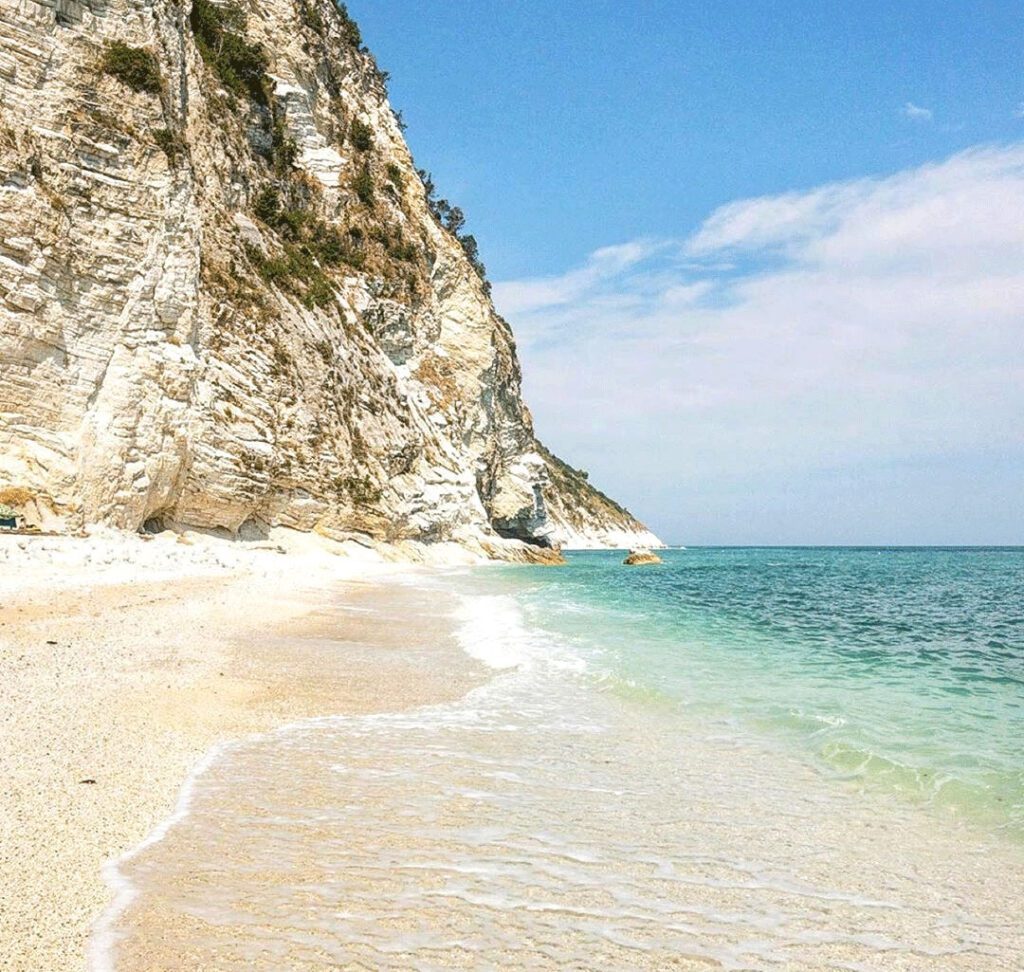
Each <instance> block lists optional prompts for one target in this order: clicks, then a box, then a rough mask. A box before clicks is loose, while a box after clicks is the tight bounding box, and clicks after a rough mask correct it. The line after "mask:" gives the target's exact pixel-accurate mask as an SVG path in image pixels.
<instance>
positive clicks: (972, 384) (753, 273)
mask: <svg viewBox="0 0 1024 972" xmlns="http://www.w3.org/2000/svg"><path fill="white" fill-rule="evenodd" d="M1021 212H1024V144H1020V145H1011V146H1007V147H998V148H983V149H977V150H973V151H969V152H966V153H963V154H960V155H957V156H954V157H952V158H951V159H949V160H947V161H945V162H943V163H941V164H934V165H928V166H924V167H921V168H917V169H913V170H909V171H906V172H902V173H899V174H896V175H894V176H891V177H889V178H881V179H861V180H856V181H852V182H843V183H836V184H831V185H826V186H822V187H820V188H817V189H813V190H811V191H808V192H802V193H787V194H783V195H778V196H769V197H763V198H757V199H747V200H743V201H740V202H736V203H732V204H730V205H727V206H723V207H722V208H720V209H719V210H717V211H715V212H714V213H712V214H711V215H710V216H709V218H708V219H707V220H706V221H705V222H704V223H703V225H702V226H701V227H699V229H698V230H697V231H696V232H695V233H693V234H692V235H691V236H690V237H689V238H687V239H684V240H676V241H672V240H666V241H660V242H659V241H652V240H641V241H638V242H635V243H631V244H627V245H625V246H617V247H611V248H608V249H605V250H600V251H598V252H596V253H594V254H593V255H592V256H591V257H590V258H589V259H588V260H586V261H585V262H584V263H583V265H582V266H580V267H579V268H577V269H575V270H572V271H570V272H569V273H567V274H565V275H563V276H561V277H555V278H546V279H544V280H539V281H538V280H526V281H509V282H505V283H502V284H499V285H497V286H496V288H495V293H496V297H497V303H498V307H499V309H500V310H502V311H503V312H504V313H505V314H506V315H507V316H508V317H509V318H510V319H511V321H512V322H513V325H514V326H515V328H516V332H517V334H518V335H519V338H520V347H521V349H522V354H523V358H524V366H525V368H524V371H525V376H526V383H527V391H528V399H529V400H530V402H531V405H532V406H533V408H534V412H535V416H536V419H537V426H538V430H539V432H540V434H541V435H542V436H545V435H548V436H550V437H551V438H552V439H553V440H554V442H555V444H556V445H559V446H561V447H562V448H566V447H568V450H569V453H570V455H569V458H571V459H572V458H576V459H578V461H581V462H584V463H586V464H587V465H588V468H591V469H592V470H593V471H595V472H597V471H604V472H605V482H606V483H608V485H609V486H612V487H614V486H617V485H620V484H621V483H624V482H628V483H629V484H631V489H632V491H634V495H635V494H636V493H637V492H639V493H640V494H642V495H648V496H655V495H657V494H659V491H660V490H661V486H660V484H662V483H679V482H681V481H683V480H687V479H688V478H691V477H693V476H695V475H697V476H699V477H700V479H701V480H702V481H703V482H706V483H712V484H715V483H717V484H719V485H720V488H723V489H724V488H725V486H724V485H722V484H725V483H727V482H732V483H734V484H735V483H736V482H739V481H741V480H743V481H749V480H748V479H745V477H749V476H750V475H751V472H752V471H754V472H756V475H757V476H759V477H762V478H763V477H766V476H771V475H777V476H783V477H794V479H795V481H802V480H803V479H806V477H807V476H808V475H811V474H813V473H815V471H818V472H820V471H821V470H824V469H843V468H847V469H849V468H853V467H854V466H856V464H857V463H864V462H879V461H884V462H888V461H897V462H903V461H909V460H914V459H927V458H934V457H937V456H938V457H941V456H948V455H953V454H969V453H972V452H978V451H988V452H990V453H991V452H995V453H996V454H998V453H1000V452H1002V453H1005V452H1006V451H1007V450H1012V449H1018V450H1019V449H1022V448H1024V421H1022V420H1021V416H1022V415H1024V224H1022V222H1021V220H1020V218H1019V214H1020V213H1021ZM567 402H569V403H572V407H570V408H567V407H566V403H567ZM605 466H607V468H605ZM621 470H628V472H627V473H622V472H621ZM694 470H696V471H697V472H696V473H695V472H694ZM623 476H625V477H627V478H625V479H623V478H622V477H623ZM616 480H618V482H617V481H616ZM747 499H748V500H749V497H747Z"/></svg>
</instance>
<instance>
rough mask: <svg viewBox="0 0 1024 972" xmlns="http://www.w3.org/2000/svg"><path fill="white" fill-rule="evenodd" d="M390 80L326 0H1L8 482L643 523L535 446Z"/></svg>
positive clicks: (231, 500)
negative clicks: (418, 165) (410, 144)
mask: <svg viewBox="0 0 1024 972" xmlns="http://www.w3.org/2000/svg"><path fill="white" fill-rule="evenodd" d="M385 80H386V79H385V77H384V76H383V75H382V74H381V72H380V71H379V70H378V68H377V66H376V64H375V62H374V60H373V58H372V56H371V55H370V54H369V53H368V52H367V51H366V50H365V49H364V48H363V47H362V44H361V40H360V38H359V34H358V28H357V27H356V25H355V24H354V23H353V22H352V21H351V20H350V19H349V18H348V16H347V14H346V13H345V11H344V8H339V7H337V6H335V5H334V3H333V2H331V0H261V2H260V3H258V4H257V3H255V2H253V3H243V4H233V3H220V2H218V3H213V2H210V0H195V3H193V4H189V3H188V2H187V0H182V2H180V3H178V2H174V0H46V2H37V0H19V2H16V3H12V2H10V0H2V2H0V486H4V487H6V488H8V489H12V490H14V491H15V492H18V495H21V496H23V497H24V496H29V497H31V499H30V500H28V501H27V502H25V503H23V504H22V506H23V513H24V515H26V516H27V518H28V519H29V520H30V521H33V522H37V523H41V524H43V525H46V526H50V527H55V528H63V529H78V528H81V527H82V526H84V525H87V524H90V523H106V524H110V525H113V526H116V527H121V528H127V529H138V528H141V527H144V526H146V525H150V526H154V525H155V526H159V525H173V524H181V525H189V526H194V527H202V528H211V529H218V530H223V531H227V532H230V533H232V534H241V535H243V536H246V535H249V534H251V535H259V534H260V533H261V532H262V531H264V530H265V529H266V528H267V527H268V526H271V525H276V524H280V525H285V526H292V527H296V528H298V529H303V530H313V529H316V530H318V531H320V532H322V533H325V534H327V535H330V536H336V537H339V538H344V537H351V538H357V539H368V540H375V541H380V540H383V541H401V540H406V539H408V540H418V541H422V542H437V541H442V540H455V541H457V542H460V543H463V544H466V545H470V546H474V545H475V546H477V547H480V546H483V548H484V549H485V550H486V551H487V552H495V551H496V552H498V553H499V554H500V553H501V552H502V551H503V550H504V551H505V552H506V553H507V552H508V550H509V549H511V547H514V546H515V545H514V544H509V543H507V542H506V543H502V542H501V541H502V538H504V539H505V540H506V541H507V540H515V541H525V542H526V543H527V544H528V545H530V546H533V547H537V546H541V547H543V546H550V545H552V544H554V543H556V542H559V541H565V540H570V541H572V542H581V541H587V540H590V541H593V542H595V543H598V542H604V541H603V540H602V539H601V538H605V539H607V538H608V537H611V536H612V535H614V536H615V538H616V539H615V542H616V543H621V542H626V540H624V538H626V536H627V534H633V533H636V534H643V533H644V528H643V527H642V526H641V525H640V524H638V523H637V522H636V521H635V520H633V518H632V517H630V516H629V515H628V514H627V513H625V511H623V510H621V509H620V508H619V507H617V506H615V505H614V504H611V503H610V501H607V500H606V499H605V498H604V497H601V496H600V494H597V493H595V492H594V491H593V490H591V488H590V487H589V485H588V484H587V483H586V482H585V480H584V479H583V478H581V477H580V476H578V475H577V474H576V473H575V472H574V471H573V470H572V469H571V468H570V467H567V466H564V465H563V464H561V463H559V462H558V461H557V460H555V459H554V458H553V457H551V456H550V455H549V454H547V453H546V452H545V451H544V450H543V449H542V448H541V447H540V446H539V445H538V443H537V441H536V439H535V437H534V431H533V427H532V422H531V419H530V415H529V412H528V410H527V409H526V407H525V405H524V404H523V401H522V399H521V396H520V372H519V364H518V361H517V358H516V353H515V345H514V341H513V338H512V334H511V332H510V330H509V328H508V326H507V324H506V323H505V322H504V321H503V320H502V319H501V318H500V317H499V316H498V315H497V314H496V313H495V311H494V308H493V306H492V304H491V301H490V298H489V288H488V286H487V285H486V283H485V281H484V279H483V276H482V268H481V267H480V265H479V260H478V258H477V257H476V251H475V244H474V243H473V241H472V239H471V238H466V237H465V236H463V235H462V234H461V232H460V229H461V227H460V221H459V220H458V219H457V218H453V217H452V215H451V212H450V211H449V210H448V209H447V208H446V207H444V206H443V204H442V205H439V204H438V203H437V202H436V200H434V199H433V197H432V195H431V194H430V192H428V190H427V189H425V187H424V182H423V180H422V179H421V177H420V175H419V174H417V171H416V169H415V166H414V164H413V160H412V158H411V156H410V154H409V151H408V148H407V147H406V144H405V141H404V139H403V136H402V132H401V127H400V123H399V120H398V118H397V117H396V115H395V114H394V112H393V111H392V109H391V107H390V106H389V103H388V100H387V93H386V89H385ZM19 491H20V492H19ZM629 542H631V541H629ZM637 542H647V543H649V542H650V539H649V535H646V534H645V535H644V536H642V537H640V539H639V540H638V541H637Z"/></svg>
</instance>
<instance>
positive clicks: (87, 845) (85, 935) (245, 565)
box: [0, 533, 482, 972]
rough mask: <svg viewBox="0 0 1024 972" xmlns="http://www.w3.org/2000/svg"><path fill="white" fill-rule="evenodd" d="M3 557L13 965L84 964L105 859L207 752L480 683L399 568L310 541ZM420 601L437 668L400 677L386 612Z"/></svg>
mask: <svg viewBox="0 0 1024 972" xmlns="http://www.w3.org/2000/svg"><path fill="white" fill-rule="evenodd" d="M285 551H287V552H285ZM0 565H2V568H3V570H2V576H0V595H2V598H3V613H2V615H0V666H2V678H3V685H4V705H3V709H2V715H0V762H2V766H3V776H4V782H3V788H2V791H0V968H3V969H4V970H5V972H20V970H30V969H31V970H40V969H46V970H53V972H56V970H61V969H81V968H83V967H84V963H85V957H86V949H87V943H88V939H89V934H90V929H91V928H92V926H93V924H94V922H95V921H96V919H97V917H98V915H99V914H100V913H101V912H102V910H103V908H104V907H105V906H106V905H107V903H108V902H109V901H110V899H111V890H110V888H109V887H108V886H107V885H106V884H105V883H104V880H103V878H102V876H101V871H102V868H103V865H104V863H105V862H107V861H109V860H112V859H115V858H117V857H118V856H119V855H121V854H123V853H124V852H126V851H127V850H129V849H130V848H131V847H133V846H134V845H135V844H137V843H138V842H139V841H141V840H142V839H143V838H145V836H146V835H147V834H148V833H149V832H150V831H151V830H152V829H153V828H154V827H155V826H156V825H157V824H158V823H159V822H160V821H161V820H163V819H164V818H166V817H167V815H168V814H169V813H170V812H171V810H172V809H173V807H174V804H175V801H176V798H177V794H178V792H179V790H180V788H181V786H182V783H183V781H184V780H185V779H186V777H187V775H188V773H189V771H190V769H191V768H192V767H193V766H194V765H195V764H196V763H197V761H198V760H200V759H201V758H202V756H203V755H204V754H205V753H206V752H207V751H209V750H210V748H211V747H212V746H213V745H215V744H216V743H217V742H219V741H223V740H228V739H234V738H240V737H243V736H246V735H248V734H251V733H255V732H259V731H262V730H266V729H269V728H272V727H275V726H278V725H281V724H283V723H287V722H290V721H293V720H296V719H300V718H303V717H306V716H312V715H320V714H333V713H349V712H351V713H359V712H370V711H375V710H378V709H382V708H387V709H390V708H395V709H400V708H403V707H407V706H415V705H420V704H424V703H427V702H432V701H441V700H444V699H447V698H454V697H457V696H458V695H460V694H462V693H463V692H465V691H466V689H467V688H469V687H470V686H471V685H472V684H474V682H475V680H477V679H479V678H480V677H482V672H480V671H478V670H475V669H474V668H473V667H472V665H470V664H469V663H468V662H466V661H465V660H463V659H461V658H460V659H459V664H457V665H455V664H452V665H445V664H443V663H442V664H439V663H438V657H437V656H436V655H433V654H431V651H430V649H431V646H434V645H437V646H439V650H441V649H442V648H443V647H444V646H446V645H447V647H448V649H450V651H451V658H452V659H455V658H457V657H459V656H458V654H457V650H456V649H455V648H454V647H452V646H451V645H449V644H448V642H447V640H446V638H447V628H446V624H445V621H444V618H443V617H441V618H438V617H437V615H438V612H437V611H436V610H430V611H428V610H427V608H428V606H427V605H422V604H419V605H418V604H417V603H416V602H415V594H413V593H410V591H409V590H408V589H405V588H403V587H402V585H401V584H396V583H394V581H395V579H396V578H398V577H399V576H400V575H401V572H402V571H403V570H405V571H407V570H409V569H410V568H409V567H408V566H407V565H406V566H399V565H395V564H389V563H386V562H385V561H384V560H383V559H382V558H381V557H380V556H377V555H374V554H372V553H370V552H367V551H360V550H359V549H358V548H355V549H351V550H346V549H344V548H342V547H339V546H337V545H330V544H326V543H323V544H321V543H318V542H317V540H316V538H310V537H303V538H298V537H294V536H289V535H286V534H282V535H281V536H279V537H275V542H273V543H268V544H261V545H243V544H231V543H228V542H225V541H216V540H210V539H208V538H205V537H199V536H193V537H191V538H190V537H185V538H182V539H179V538H178V537H177V536H176V535H174V534H170V533H167V534H161V535H158V536H156V537H154V538H151V539H146V538H142V537H134V536H125V535H119V534H101V535H98V536H94V537H92V538H89V539H87V540H85V539H75V538H52V537H38V538H28V537H17V536H7V537H2V538H0ZM420 609H422V617H421V622H424V621H425V619H426V617H427V616H428V615H429V616H430V617H431V618H433V620H432V621H431V622H430V626H426V627H425V626H424V623H420V624H419V625H418V637H419V639H420V643H421V644H422V645H424V646H425V647H426V649H427V650H426V652H425V654H426V655H430V664H429V665H428V664H426V662H425V661H424V663H423V664H422V665H421V666H420V667H419V668H418V669H417V671H416V673H415V675H416V677H415V678H410V677H404V676H408V675H409V674H410V673H409V671H408V669H409V666H411V665H416V664H417V662H416V660H415V657H411V656H410V655H409V653H408V652H407V651H398V650H396V649H398V648H400V647H401V646H403V645H406V644H407V643H408V642H409V640H410V638H409V631H408V630H406V629H403V628H402V627H401V626H396V625H395V624H394V619H395V618H396V617H403V616H408V617H410V619H413V618H415V617H416V615H417V611H418V610H420ZM374 618H378V619H381V618H386V619H387V623H386V624H382V623H380V622H379V621H378V622H377V623H374V621H373V619H374ZM339 648H341V649H345V648H347V649H348V650H339Z"/></svg>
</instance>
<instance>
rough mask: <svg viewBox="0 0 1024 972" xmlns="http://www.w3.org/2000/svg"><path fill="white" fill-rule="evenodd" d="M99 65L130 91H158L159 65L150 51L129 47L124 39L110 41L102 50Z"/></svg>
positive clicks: (154, 92) (159, 80) (155, 92)
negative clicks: (101, 58)
mask: <svg viewBox="0 0 1024 972" xmlns="http://www.w3.org/2000/svg"><path fill="white" fill-rule="evenodd" d="M101 66H102V68H103V70H104V71H105V72H106V73H107V74H109V75H111V76H112V77H115V78H117V80H118V81H120V82H121V83H122V84H124V85H127V86H128V87H129V88H131V89H132V91H145V92H146V93H147V94H159V93H160V87H161V84H162V82H161V79H160V65H159V64H158V63H157V60H156V58H155V57H154V56H153V53H152V51H147V50H146V49H145V48H144V47H130V46H129V45H128V44H125V43H124V41H111V42H110V43H109V44H107V46H106V48H105V49H104V51H103V60H102V62H101Z"/></svg>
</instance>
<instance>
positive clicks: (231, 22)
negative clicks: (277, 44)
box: [189, 0, 270, 105]
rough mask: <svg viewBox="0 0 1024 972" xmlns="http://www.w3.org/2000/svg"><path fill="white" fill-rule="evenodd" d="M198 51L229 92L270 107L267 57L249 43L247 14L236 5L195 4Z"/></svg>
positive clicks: (193, 16)
mask: <svg viewBox="0 0 1024 972" xmlns="http://www.w3.org/2000/svg"><path fill="white" fill-rule="evenodd" d="M189 23H190V24H191V25H192V33H193V35H194V36H195V39H196V47H197V48H198V49H199V53H200V55H202V58H203V60H204V61H205V62H206V64H207V66H208V67H209V68H210V69H211V70H212V71H213V72H214V73H215V74H216V75H217V77H218V78H220V80H221V83H222V84H223V85H224V87H225V88H227V89H228V91H230V92H232V93H233V94H236V95H241V96H242V97H249V98H252V100H253V101H255V102H257V103H258V104H261V105H266V104H269V101H270V79H269V78H268V76H267V56H266V54H264V52H263V48H262V47H261V46H260V45H259V44H250V43H249V42H248V41H247V40H246V39H245V34H244V32H245V13H244V11H243V10H242V9H241V8H240V7H237V6H235V5H234V4H231V3H227V4H223V5H221V4H214V3H211V2H210V0H194V2H193V4H192V13H191V15H190V16H189Z"/></svg>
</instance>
